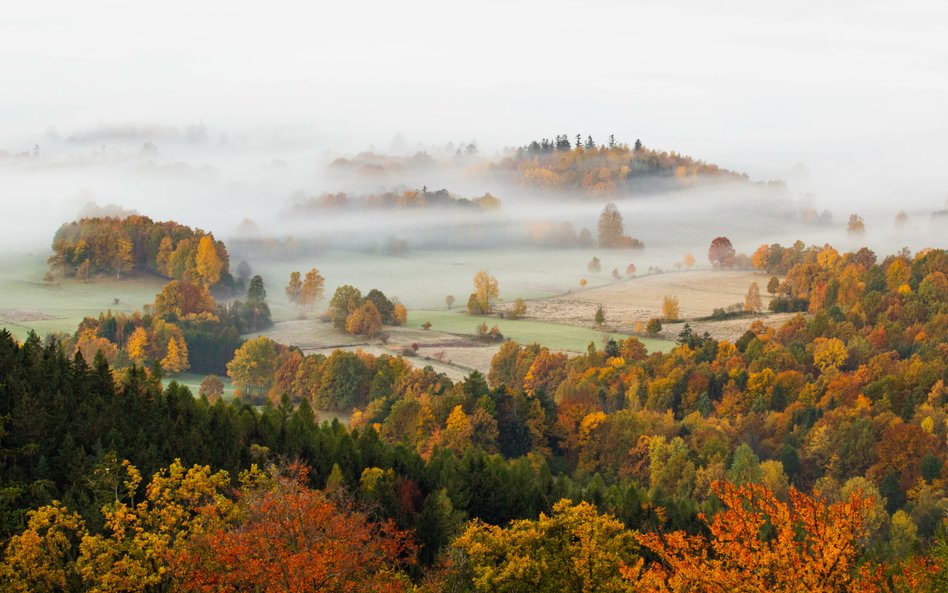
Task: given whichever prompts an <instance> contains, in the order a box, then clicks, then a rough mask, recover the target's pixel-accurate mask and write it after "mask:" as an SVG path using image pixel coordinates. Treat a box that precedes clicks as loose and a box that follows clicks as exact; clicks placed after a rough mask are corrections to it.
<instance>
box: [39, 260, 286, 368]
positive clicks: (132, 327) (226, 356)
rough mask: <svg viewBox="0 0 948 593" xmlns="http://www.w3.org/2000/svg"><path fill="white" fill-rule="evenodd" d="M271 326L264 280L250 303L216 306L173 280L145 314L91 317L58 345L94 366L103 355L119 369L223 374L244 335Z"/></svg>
mask: <svg viewBox="0 0 948 593" xmlns="http://www.w3.org/2000/svg"><path fill="white" fill-rule="evenodd" d="M272 324H273V322H272V320H271V316H270V308H269V306H268V305H267V294H266V289H265V287H264V285H263V279H262V278H261V277H260V276H254V277H253V278H252V279H251V280H250V283H249V286H248V289H247V295H246V298H245V299H244V300H243V301H239V300H235V301H231V302H230V303H227V304H219V303H217V302H216V301H215V299H214V297H213V296H212V295H211V293H210V291H209V290H208V289H207V287H205V286H202V285H199V284H192V283H190V282H187V281H178V280H172V281H171V282H169V283H167V284H166V285H165V286H164V287H163V288H162V289H161V292H159V293H158V294H157V295H155V301H154V303H153V304H152V305H150V306H146V307H145V310H144V311H135V312H133V313H131V314H126V313H114V314H113V313H112V312H111V311H108V312H106V313H102V314H100V315H99V317H98V318H93V317H87V318H85V319H84V320H83V321H82V322H81V323H80V324H79V327H78V329H77V331H76V334H75V335H59V336H57V339H58V340H59V341H60V343H61V344H62V345H63V347H64V348H65V349H66V350H67V352H69V354H70V355H72V354H73V353H75V352H80V353H82V355H83V356H84V357H85V359H86V360H92V358H93V357H94V356H95V355H96V353H97V352H101V353H102V355H103V356H104V357H105V360H106V361H107V362H108V363H109V364H110V365H112V366H114V367H115V368H118V369H124V368H126V367H129V366H131V365H139V366H149V367H150V366H152V365H156V364H157V365H159V366H160V368H161V369H162V370H163V371H165V372H168V373H178V372H182V371H185V370H192V371H194V372H198V373H215V374H223V373H224V371H225V369H226V365H227V363H228V362H229V361H230V360H231V359H232V358H233V356H234V352H235V351H236V350H237V349H238V348H239V347H240V345H241V339H240V336H241V334H244V333H251V332H255V331H259V330H262V329H265V328H267V327H270V326H271V325H272Z"/></svg>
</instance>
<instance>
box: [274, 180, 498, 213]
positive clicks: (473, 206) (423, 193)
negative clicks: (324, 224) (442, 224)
mask: <svg viewBox="0 0 948 593" xmlns="http://www.w3.org/2000/svg"><path fill="white" fill-rule="evenodd" d="M500 207H501V202H500V200H499V199H497V198H495V197H494V196H492V195H491V194H490V193H485V194H484V195H483V196H479V197H476V198H470V199H469V198H463V197H459V196H456V195H454V194H451V193H450V192H449V191H448V190H446V189H439V190H436V191H429V190H428V188H427V187H422V188H421V189H401V190H392V191H386V192H383V193H378V194H366V195H361V196H350V195H348V194H346V193H344V192H339V193H325V194H322V195H321V196H319V197H313V198H308V199H305V200H302V201H299V202H297V203H295V204H293V206H291V207H290V211H289V213H290V215H292V216H299V215H313V214H318V213H320V212H323V211H325V210H327V209H330V210H343V209H391V208H467V209H470V210H475V211H476V210H478V209H480V210H497V209H499V208H500Z"/></svg>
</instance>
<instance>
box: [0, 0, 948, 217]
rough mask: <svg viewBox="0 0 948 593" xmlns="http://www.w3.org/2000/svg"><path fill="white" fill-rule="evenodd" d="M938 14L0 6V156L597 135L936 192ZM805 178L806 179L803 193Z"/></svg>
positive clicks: (193, 4) (945, 173) (893, 195)
mask: <svg viewBox="0 0 948 593" xmlns="http://www.w3.org/2000/svg"><path fill="white" fill-rule="evenodd" d="M946 108H948V3H946V2H943V1H912V0H892V1H871V0H870V1H867V0H857V1H826V0H823V1H813V2H810V1H799V0H798V1H794V2H761V1H759V0H755V1H743V0H741V1H729V2H707V1H706V0H696V1H691V0H687V1H686V0H673V1H662V2H657V1H656V2H618V1H616V2H612V1H591V0H586V1H576V2H562V1H554V0H545V1H542V2H532V1H531V2H514V1H512V0H506V1H496V2H495V1H484V0H480V1H477V2H463V3H461V2H450V1H446V0H439V1H434V2H421V1H414V0H400V1H397V2H393V1H384V2H356V1H345V2H325V1H309V2H283V1H274V0H268V1H266V2H263V1H261V2H236V1H234V0H225V1H203V0H202V1H194V0H189V1H184V2H180V1H177V0H164V1H161V2H129V1H127V0H122V1H112V2H104V1H94V0H86V1H83V2H76V1H74V0H67V1H62V2H45V1H36V0H32V1H30V2H9V3H6V4H5V6H4V7H3V9H2V11H0V149H6V150H22V149H24V148H27V147H29V146H32V143H33V142H34V140H35V141H40V140H41V139H42V135H43V134H44V133H45V132H46V131H47V130H48V129H49V128H50V126H53V127H55V129H56V130H57V131H59V133H61V134H69V133H74V132H75V131H77V130H82V129H88V128H92V127H95V126H97V125H101V124H106V125H118V124H138V125H145V124H147V125H155V124H162V125H186V124H189V123H194V122H198V121H203V122H205V123H206V124H207V125H208V127H209V128H210V129H212V130H215V129H216V130H224V129H231V130H237V129H250V128H259V127H268V126H291V125H297V124H309V125H311V126H312V130H314V133H315V134H316V135H317V136H318V137H319V138H322V139H323V140H324V141H325V142H326V144H327V145H333V146H337V147H339V148H342V149H345V150H356V149H359V148H363V147H365V146H367V145H368V144H370V143H374V144H376V145H380V146H385V145H387V143H388V141H389V140H390V139H391V137H392V136H393V135H394V134H395V133H396V132H401V133H402V134H403V135H404V136H405V137H406V138H407V139H408V141H409V143H414V142H431V143H443V142H446V141H448V140H454V141H458V140H466V139H471V138H476V139H477V140H478V141H479V142H480V143H481V144H482V146H484V147H485V148H487V149H490V148H499V147H502V146H504V145H513V144H522V143H525V142H526V141H528V140H529V139H531V138H533V137H539V136H542V135H552V134H555V133H559V132H561V131H562V132H567V133H569V134H570V136H573V135H574V134H575V133H576V132H578V131H582V132H583V133H584V134H585V133H592V134H593V135H594V136H595V137H596V138H597V139H598V140H605V137H606V136H607V135H608V134H609V133H615V134H616V136H617V137H618V138H620V139H623V140H627V141H631V140H634V139H635V138H637V137H641V138H642V139H643V141H645V143H646V144H647V145H649V146H653V147H657V148H664V149H674V150H679V151H681V152H684V153H686V154H691V155H694V156H697V157H699V158H703V159H705V160H708V161H713V162H717V163H719V164H721V165H723V166H725V167H728V168H731V169H737V170H741V171H747V172H748V173H750V174H751V175H752V176H753V177H755V178H765V179H766V178H770V177H777V176H785V175H786V174H787V172H788V171H789V170H790V169H791V167H793V166H794V165H796V164H797V163H802V164H804V165H805V166H806V168H807V170H808V171H809V172H810V174H811V180H810V181H809V182H801V183H804V184H805V183H815V184H816V185H817V187H816V188H815V189H817V190H820V191H822V192H823V195H824V197H825V196H826V194H833V193H834V192H835V193H837V194H838V195H839V199H841V200H848V201H853V200H855V201H859V200H870V201H872V202H874V203H883V202H884V201H889V202H890V203H891V200H893V199H908V200H909V201H910V202H912V203H915V202H918V203H927V202H934V203H936V205H937V204H938V203H942V202H943V201H944V198H945V196H946V195H948V167H946V166H945V162H946V160H948V159H946V157H948V148H946V147H948V139H946V132H948V114H946ZM812 180H816V181H812Z"/></svg>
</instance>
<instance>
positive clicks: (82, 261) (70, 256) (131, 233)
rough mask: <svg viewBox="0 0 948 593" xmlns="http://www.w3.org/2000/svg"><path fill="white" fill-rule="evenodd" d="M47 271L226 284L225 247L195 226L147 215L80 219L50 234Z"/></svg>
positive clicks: (84, 276) (229, 282) (229, 281)
mask: <svg viewBox="0 0 948 593" xmlns="http://www.w3.org/2000/svg"><path fill="white" fill-rule="evenodd" d="M49 265H50V269H51V271H54V272H59V273H60V274H61V275H62V276H64V277H65V276H70V275H71V276H75V277H76V278H77V279H80V280H87V279H89V278H90V277H91V276H92V275H94V274H114V275H115V277H116V278H120V277H121V275H122V274H123V273H127V272H138V273H147V274H157V275H159V276H164V277H166V278H173V279H176V280H184V281H188V282H192V283H195V284H201V285H203V286H215V285H218V284H223V285H226V286H231V285H232V284H233V278H232V277H231V275H230V272H229V268H230V258H229V256H228V254H227V248H226V247H225V246H224V243H223V242H221V241H216V240H214V236H213V235H211V234H209V233H205V232H204V231H202V230H200V229H192V228H191V227H188V226H185V225H182V224H178V223H176V222H173V221H167V222H155V221H153V220H152V219H150V218H148V217H147V216H140V215H137V214H135V215H130V216H127V217H125V218H117V217H115V218H113V217H103V218H98V217H97V218H83V219H81V220H78V221H74V222H70V223H67V224H64V225H62V226H61V227H59V229H58V230H57V231H56V235H55V237H54V238H53V255H52V256H51V257H50V258H49Z"/></svg>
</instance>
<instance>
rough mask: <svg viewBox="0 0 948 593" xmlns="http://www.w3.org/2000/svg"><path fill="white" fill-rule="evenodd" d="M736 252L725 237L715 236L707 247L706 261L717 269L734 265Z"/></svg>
mask: <svg viewBox="0 0 948 593" xmlns="http://www.w3.org/2000/svg"><path fill="white" fill-rule="evenodd" d="M735 255H736V252H735V251H734V246H733V245H731V240H730V239H728V238H727V237H715V238H714V240H713V241H711V247H709V248H708V261H710V262H711V265H712V266H713V267H715V268H717V269H721V268H731V267H734V257H735Z"/></svg>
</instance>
